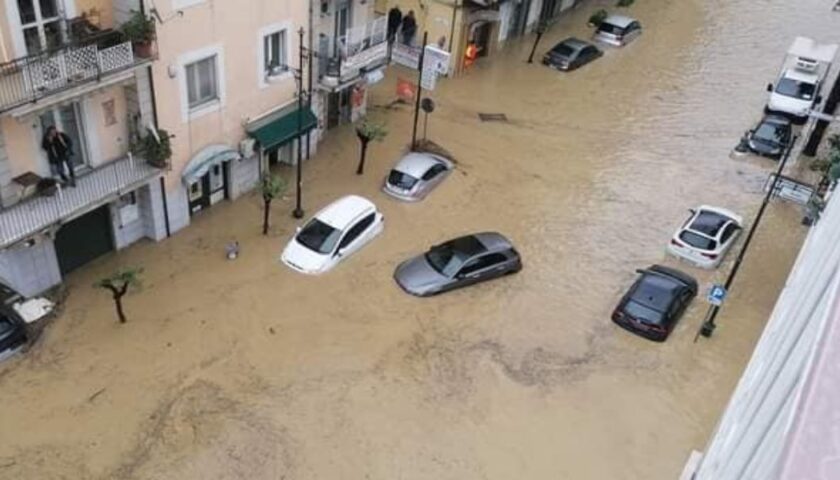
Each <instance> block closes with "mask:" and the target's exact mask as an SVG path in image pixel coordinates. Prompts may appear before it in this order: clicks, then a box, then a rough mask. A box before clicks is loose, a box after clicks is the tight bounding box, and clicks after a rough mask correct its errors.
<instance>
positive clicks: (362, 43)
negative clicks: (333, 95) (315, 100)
mask: <svg viewBox="0 0 840 480" xmlns="http://www.w3.org/2000/svg"><path fill="white" fill-rule="evenodd" d="M387 28H388V23H387V17H384V16H382V17H379V18H377V19H376V20H374V21H372V22H370V23H368V24H365V25H360V26H358V27H354V28H351V29H350V30H349V31H348V32H347V35H344V36H342V37H340V38H339V39H338V41H337V42H336V44H335V46H334V47H335V50H336V55H335V56H333V57H327V56H324V55H322V56H321V66H320V69H321V75H320V82H321V84H322V85H323V86H324V87H326V88H327V89H330V90H332V89H335V88H336V87H340V86H342V85H343V84H347V83H349V82H352V81H354V80H356V79H357V78H358V77H359V76H361V75H363V74H364V73H366V72H369V71H372V70H375V69H377V68H379V67H381V66H384V65H385V64H386V63H387V59H388V42H387V37H386V35H387Z"/></svg>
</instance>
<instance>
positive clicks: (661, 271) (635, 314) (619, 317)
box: [612, 265, 697, 342]
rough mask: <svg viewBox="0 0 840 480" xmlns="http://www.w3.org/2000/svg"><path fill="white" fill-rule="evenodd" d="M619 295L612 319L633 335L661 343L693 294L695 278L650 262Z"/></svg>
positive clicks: (695, 285)
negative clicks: (624, 291)
mask: <svg viewBox="0 0 840 480" xmlns="http://www.w3.org/2000/svg"><path fill="white" fill-rule="evenodd" d="M636 273H638V274H639V277H638V278H637V279H636V281H635V282H634V283H633V285H632V286H631V287H630V289H629V290H628V291H627V293H625V294H624V296H623V297H622V298H621V301H620V302H619V303H618V306H617V307H615V310H614V311H613V314H612V320H613V322H615V323H617V324H618V325H619V326H620V327H622V328H624V329H626V330H629V331H631V332H633V333H635V334H637V335H640V336H642V337H645V338H647V339H650V340H654V341H657V342H664V341H665V340H666V339H667V338H668V335H670V334H671V331H672V330H673V329H674V326H675V325H676V324H677V321H679V319H680V317H681V316H682V314H683V313H684V312H685V310H686V308H688V305H689V304H690V303H691V300H692V299H693V298H694V297H695V296H697V281H696V280H694V279H693V278H691V277H690V276H689V275H686V274H685V273H683V272H680V271H679V270H675V269H673V268H668V267H663V266H661V265H652V266H651V267H649V268H647V269H644V270H636Z"/></svg>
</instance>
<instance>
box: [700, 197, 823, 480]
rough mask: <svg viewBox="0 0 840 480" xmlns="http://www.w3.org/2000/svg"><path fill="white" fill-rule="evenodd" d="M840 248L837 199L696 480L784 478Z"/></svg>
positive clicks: (804, 253) (806, 250) (812, 238)
mask: <svg viewBox="0 0 840 480" xmlns="http://www.w3.org/2000/svg"><path fill="white" fill-rule="evenodd" d="M838 245H840V201H837V200H836V199H834V198H832V200H831V201H829V204H828V206H827V207H826V209H825V211H824V212H823V216H822V218H821V220H820V221H819V223H818V224H817V225H816V226H815V227H813V229H812V230H811V232H810V233H809V235H808V238H807V240H806V241H805V244H804V245H803V247H802V250H801V252H800V254H799V258H798V259H797V261H796V264H795V265H794V268H793V270H792V271H791V273H790V276H789V277H788V280H787V283H786V285H785V287H784V289H783V290H782V292H781V294H780V296H779V299H778V301H777V303H776V306H775V308H774V310H773V313H772V315H771V317H770V320H769V321H768V323H767V327H766V328H765V330H764V333H763V334H762V336H761V338H760V340H759V342H758V344H757V346H756V348H755V351H754V352H753V356H752V358H751V359H750V362H749V364H748V365H747V368H746V370H745V372H744V374H743V376H742V377H741V380H740V381H739V383H738V386H737V387H736V389H735V392H734V393H733V395H732V398H731V399H730V401H729V404H728V405H727V408H726V410H725V412H724V414H723V416H722V418H721V420H720V423H719V425H718V427H717V429H716V431H715V433H714V435H713V436H712V438H711V440H710V442H709V444H708V446H707V448H706V452H705V454H704V456H703V458H702V460H701V462H700V465H699V468H698V469H697V471H696V472H695V476H694V479H695V480H742V479H757V480H758V479H760V480H770V479H774V478H778V475H779V467H780V460H781V455H782V453H783V451H784V447H785V445H786V443H787V440H788V434H789V430H790V425H791V422H792V421H793V417H794V413H795V409H796V406H797V402H798V400H799V398H800V395H801V391H802V388H803V385H804V383H805V379H806V377H807V372H808V371H809V369H810V365H811V362H812V357H813V354H814V351H815V347H816V345H817V340H818V339H819V338H820V336H821V334H822V332H823V331H824V328H825V325H826V323H827V319H828V318H829V313H830V312H831V307H832V306H833V303H834V302H835V300H836V298H837V291H838V288H840V275H838V270H840V248H838V247H837V246H838ZM688 478H691V477H688ZM838 478H840V477H838Z"/></svg>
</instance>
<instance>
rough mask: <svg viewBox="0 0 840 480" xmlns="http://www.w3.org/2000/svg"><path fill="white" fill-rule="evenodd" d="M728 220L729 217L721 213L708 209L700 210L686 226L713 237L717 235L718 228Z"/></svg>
mask: <svg viewBox="0 0 840 480" xmlns="http://www.w3.org/2000/svg"><path fill="white" fill-rule="evenodd" d="M728 221H729V219H728V218H726V217H724V216H723V215H720V214H718V213H715V212H710V211H708V210H701V211H700V214H699V215H697V218H695V219H694V221H693V222H691V226H689V227H688V228H690V229H692V230H694V231H695V232H700V233H702V234H704V235H706V236H708V237H711V238H715V237H717V234H718V232H720V229H722V228H723V226H724V225H726V222H728Z"/></svg>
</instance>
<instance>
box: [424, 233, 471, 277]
mask: <svg viewBox="0 0 840 480" xmlns="http://www.w3.org/2000/svg"><path fill="white" fill-rule="evenodd" d="M485 250H486V249H485V248H484V245H482V244H481V242H479V241H478V239H477V238H475V237H472V236H470V237H462V238H456V239H455V240H451V241H449V242H446V243H444V244H441V245H438V246H436V247H432V249H431V250H429V251H428V252H427V253H426V261H428V262H429V265H431V266H432V268H434V269H435V270H437V272H438V273H440V274H443V275H446V276H447V277H451V276H453V275H455V274H456V273H458V270H460V269H461V265H463V264H464V262H466V261H467V260H469V259H470V258H471V257H474V256H475V255H477V254H479V253H481V252H483V251H485Z"/></svg>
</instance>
